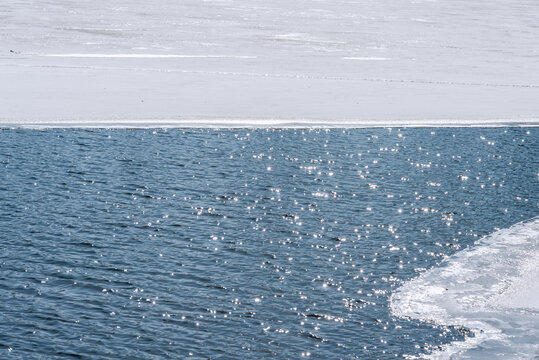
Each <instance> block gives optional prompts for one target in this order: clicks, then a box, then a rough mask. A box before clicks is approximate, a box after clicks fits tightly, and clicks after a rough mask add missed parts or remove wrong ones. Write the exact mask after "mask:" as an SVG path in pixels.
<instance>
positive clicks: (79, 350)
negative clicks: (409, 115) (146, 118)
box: [0, 128, 539, 359]
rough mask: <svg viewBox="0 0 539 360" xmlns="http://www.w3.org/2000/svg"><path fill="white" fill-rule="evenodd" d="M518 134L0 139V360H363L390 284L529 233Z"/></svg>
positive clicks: (435, 333) (387, 352)
mask: <svg viewBox="0 0 539 360" xmlns="http://www.w3.org/2000/svg"><path fill="white" fill-rule="evenodd" d="M538 153H539V137H538V133H537V130H536V129H522V128H507V129H400V130H399V129H392V130H388V129H374V130H373V129H370V130H345V131H342V130H328V131H326V130H312V131H308V130H238V131H220V130H207V131H206V130H189V131H183V130H168V131H165V130H158V131H154V130H138V131H129V130H96V131H85V130H47V131H31V130H6V131H1V132H0V298H1V299H2V301H1V302H0V314H1V318H0V354H1V356H2V357H6V356H8V355H9V356H11V357H13V358H22V359H31V358H70V357H73V358H95V359H99V358H143V359H153V358H155V359H157V358H184V357H188V356H192V357H194V358H216V359H217V358H223V359H225V358H239V357H241V358H270V357H280V358H298V357H301V356H312V357H316V358H380V359H386V358H387V359H388V358H395V357H402V356H403V355H406V354H408V355H410V354H416V355H417V354H423V353H428V352H430V351H432V350H433V349H435V348H436V347H437V346H439V345H440V344H443V343H447V342H449V341H452V340H455V339H462V338H463V337H464V336H466V334H465V333H462V332H460V331H458V330H457V329H451V328H441V327H436V326H434V325H429V324H423V323H419V322H415V321H408V320H403V319H399V318H395V317H394V316H392V315H391V313H390V311H389V308H388V297H389V295H390V294H391V292H392V291H393V290H394V289H395V288H396V287H398V286H399V285H400V284H401V283H402V282H403V281H405V280H408V279H410V278H412V277H415V276H417V275H418V274H419V273H421V272H422V271H424V269H427V268H430V267H432V266H435V265H436V264H438V263H439V262H440V261H441V260H442V259H443V258H444V257H446V256H448V255H451V254H453V253H454V252H455V251H457V250H458V249H462V248H465V247H467V246H469V245H472V244H473V242H474V241H475V240H477V239H478V238H479V237H480V236H482V235H485V234H488V233H490V232H492V231H494V230H495V229H497V228H503V227H508V226H510V225H512V224H514V223H516V222H518V221H522V220H525V219H528V218H531V217H533V216H536V215H538V213H539V211H538V201H539V197H538V194H539V191H538V190H539V187H538V182H539V161H538V157H537V154H538Z"/></svg>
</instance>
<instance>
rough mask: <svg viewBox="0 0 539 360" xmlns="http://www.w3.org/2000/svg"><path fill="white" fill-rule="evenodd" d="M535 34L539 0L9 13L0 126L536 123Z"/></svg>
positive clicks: (70, 4) (44, 2) (1, 57)
mask: <svg viewBox="0 0 539 360" xmlns="http://www.w3.org/2000/svg"><path fill="white" fill-rule="evenodd" d="M537 24H539V2H537V1H535V0H515V1H510V2H508V1H506V0H490V1H482V0H477V1H467V0H466V1H465V0H438V1H436V0H429V1H423V0H413V1H403V0H370V1H338V0H318V1H315V0H310V1H307V0H297V1H284V0H264V1H262V0H260V1H257V0H252V1H243V0H241V1H240V0H228V1H227V0H221V1H212V0H206V1H201V0H196V1H195V0H184V1H176V0H174V1H173V0H157V1H142V0H107V1H105V0H78V1H68V0H54V1H53V0H5V1H2V3H1V4H0V125H4V126H6V125H14V126H20V125H38V126H47V125H57V126H62V125H64V126H65V125H81V126H114V125H115V126H128V125H129V124H131V125H133V124H138V125H140V126H151V125H152V124H165V123H166V124H169V126H173V125H176V126H184V125H185V123H187V124H195V125H196V124H199V125H201V126H224V125H230V126H234V125H235V124H236V125H238V126H239V125H243V126H245V125H255V126H282V124H289V125H291V126H316V125H317V124H318V125H319V124H320V123H322V124H325V125H324V126H337V125H344V126H360V125H362V126H365V125H368V126H372V124H377V125H384V124H386V125H393V124H403V125H406V124H408V125H410V124H411V125H426V124H431V125H440V124H441V125H444V124H446V123H448V124H449V125H481V124H486V125H496V124H498V125H499V124H508V123H510V124H528V125H530V124H531V125H534V124H535V125H536V124H538V122H537V119H539V101H537V99H539V40H538V39H539V27H538V26H537ZM261 124H262V125H261ZM313 124H314V125H313Z"/></svg>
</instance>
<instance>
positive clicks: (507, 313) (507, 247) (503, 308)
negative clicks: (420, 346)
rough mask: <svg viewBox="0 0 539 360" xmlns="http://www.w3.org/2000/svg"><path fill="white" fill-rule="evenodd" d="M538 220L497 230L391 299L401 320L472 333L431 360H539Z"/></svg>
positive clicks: (401, 290)
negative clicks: (427, 323)
mask: <svg viewBox="0 0 539 360" xmlns="http://www.w3.org/2000/svg"><path fill="white" fill-rule="evenodd" d="M538 243H539V217H535V218H533V219H531V220H529V221H526V222H521V223H518V224H515V225H513V226H511V227H510V228H508V229H503V230H499V231H496V232H494V233H492V234H490V235H488V236H486V237H484V238H482V239H480V240H479V241H477V243H476V245H475V246H474V247H472V248H469V249H466V250H463V251H461V252H458V253H456V254H455V255H453V256H451V257H449V258H447V259H445V260H444V261H443V262H442V264H441V265H440V266H439V267H436V268H433V269H430V270H429V271H427V272H425V273H423V274H422V275H421V276H419V277H418V278H415V279H412V280H410V281H408V282H406V283H405V284H404V285H403V286H402V287H400V288H399V289H398V290H397V291H395V292H394V293H393V295H392V296H391V301H390V304H391V305H390V306H391V310H392V312H393V313H394V314H395V315H396V316H399V317H406V318H411V319H417V320H421V321H427V322H433V323H436V324H439V325H445V326H456V327H459V328H462V329H463V331H467V330H469V331H471V332H472V333H473V336H470V337H467V338H466V340H465V341H458V342H453V343H451V344H449V345H447V346H445V347H444V348H443V349H441V350H439V351H435V352H434V353H433V354H431V355H430V356H429V358H432V359H452V358H473V359H492V358H502V357H503V358H504V359H507V358H511V359H513V358H514V359H530V358H537V356H538V355H539V344H537V339H538V338H539V282H538V281H537V279H539V247H538Z"/></svg>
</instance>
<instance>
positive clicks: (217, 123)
mask: <svg viewBox="0 0 539 360" xmlns="http://www.w3.org/2000/svg"><path fill="white" fill-rule="evenodd" d="M538 126H539V118H530V119H428V120H427V119H415V120H414V119H411V120H353V119H343V120H325V119H274V118H258V119H256V118H255V119H253V118H213V119H208V118H206V119H204V118H194V119H152V120H62V119H59V120H58V121H32V120H26V121H25V120H22V121H21V120H20V119H18V120H1V119H0V129H2V128H3V129H9V128H13V129H56V128H77V129H101V128H106V129H157V128H186V129H187V128H200V129H204V128H210V129H211V128H216V129H225V128H226V129H242V128H282V129H295V128H343V129H345V128H391V127H418V128H421V127H423V128H431V127H538Z"/></svg>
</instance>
